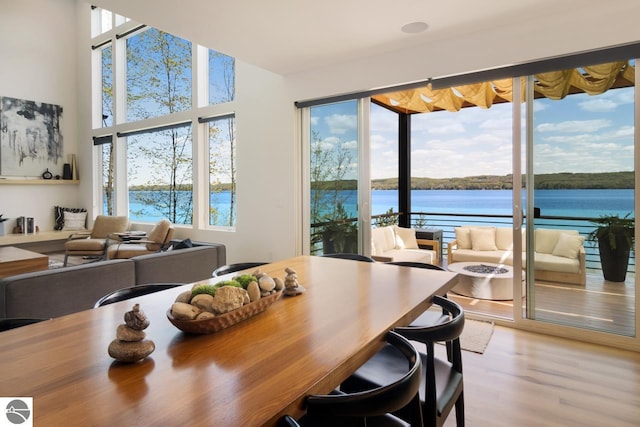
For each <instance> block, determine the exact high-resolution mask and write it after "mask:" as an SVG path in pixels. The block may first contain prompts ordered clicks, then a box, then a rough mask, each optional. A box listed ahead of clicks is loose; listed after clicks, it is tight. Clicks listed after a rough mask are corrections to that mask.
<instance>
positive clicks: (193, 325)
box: [167, 291, 282, 334]
mask: <svg viewBox="0 0 640 427" xmlns="http://www.w3.org/2000/svg"><path fill="white" fill-rule="evenodd" d="M281 296H282V291H279V292H276V293H275V294H271V295H269V296H266V297H262V298H260V299H259V300H258V301H254V302H251V303H249V304H245V305H243V306H242V307H240V308H238V309H236V310H233V311H230V312H228V313H225V314H221V315H219V316H216V317H212V318H210V319H202V320H181V319H176V318H174V317H173V315H172V314H171V309H169V310H167V318H168V319H169V321H170V322H171V323H172V324H173V326H175V327H176V328H178V329H180V330H181V331H183V332H187V333H190V334H212V333H214V332H218V331H221V330H222V329H225V328H228V327H229V326H233V325H235V324H236V323H238V322H242V321H243V320H245V319H248V318H249V317H251V316H255V315H256V314H258V313H262V312H263V311H265V310H266V309H267V307H269V306H270V305H271V304H273V303H274V302H276V301H277V300H278V299H279V298H280V297H281Z"/></svg>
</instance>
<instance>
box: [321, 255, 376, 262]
mask: <svg viewBox="0 0 640 427" xmlns="http://www.w3.org/2000/svg"><path fill="white" fill-rule="evenodd" d="M322 256H323V257H326V258H341V259H350V260H353V261H363V262H376V261H375V260H374V259H373V258H370V257H368V256H365V255H360V254H347V253H335V254H323V255H322Z"/></svg>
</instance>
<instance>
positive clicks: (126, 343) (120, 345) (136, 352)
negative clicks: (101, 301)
mask: <svg viewBox="0 0 640 427" xmlns="http://www.w3.org/2000/svg"><path fill="white" fill-rule="evenodd" d="M149 323H150V322H149V319H147V316H146V315H145V314H144V313H143V312H142V310H140V305H139V304H136V305H134V306H133V309H132V310H131V311H127V312H126V313H125V314H124V325H118V327H117V329H116V339H115V340H113V341H111V344H109V356H111V357H113V358H114V359H116V360H118V361H120V362H137V361H139V360H142V359H144V358H145V357H147V356H148V355H150V354H151V353H153V351H154V350H155V349H156V345H155V344H154V343H153V341H151V340H145V336H146V333H145V332H144V330H145V329H146V328H147V327H148V326H149Z"/></svg>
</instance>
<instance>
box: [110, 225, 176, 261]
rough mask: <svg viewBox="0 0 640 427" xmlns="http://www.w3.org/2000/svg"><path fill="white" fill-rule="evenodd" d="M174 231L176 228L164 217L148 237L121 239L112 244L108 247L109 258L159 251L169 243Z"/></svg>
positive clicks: (125, 257) (129, 256) (122, 257)
mask: <svg viewBox="0 0 640 427" xmlns="http://www.w3.org/2000/svg"><path fill="white" fill-rule="evenodd" d="M174 232H175V228H174V226H173V224H171V221H169V220H167V219H162V220H160V221H158V222H157V223H156V224H155V225H154V226H153V228H152V229H151V231H150V232H149V234H148V235H147V237H146V238H144V239H137V240H125V241H119V242H116V244H114V245H110V246H109V248H108V249H107V258H108V259H128V258H133V257H135V256H139V255H147V254H152V253H154V252H158V251H160V250H161V249H163V248H166V247H167V246H168V245H169V242H170V241H171V239H172V238H173V233H174Z"/></svg>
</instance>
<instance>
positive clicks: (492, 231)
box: [447, 226, 586, 285]
mask: <svg viewBox="0 0 640 427" xmlns="http://www.w3.org/2000/svg"><path fill="white" fill-rule="evenodd" d="M454 230H455V233H456V239H455V240H452V241H450V242H449V243H448V244H447V249H448V255H447V261H448V263H449V264H452V263H454V262H465V261H478V262H489V263H496V264H507V265H513V230H512V229H511V228H507V227H479V226H463V227H456V228H454ZM524 237H525V236H524V234H523V238H522V267H523V268H524V267H525V265H526V252H525V251H526V243H525V238H524ZM583 241H584V236H580V235H579V233H578V231H577V230H564V229H546V228H538V229H536V230H535V254H534V262H535V267H534V269H535V279H536V280H541V281H551V282H560V283H572V284H577V285H585V283H586V264H585V251H584V247H583V245H582V242H583Z"/></svg>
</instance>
